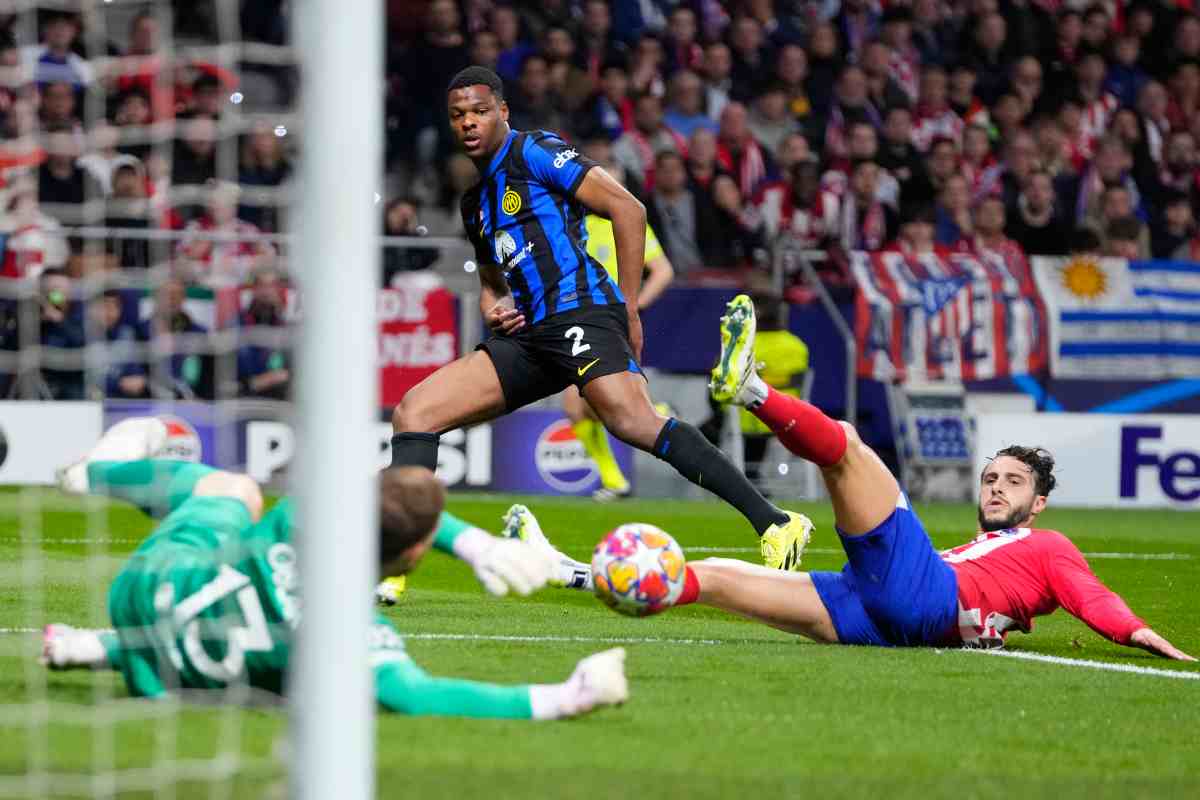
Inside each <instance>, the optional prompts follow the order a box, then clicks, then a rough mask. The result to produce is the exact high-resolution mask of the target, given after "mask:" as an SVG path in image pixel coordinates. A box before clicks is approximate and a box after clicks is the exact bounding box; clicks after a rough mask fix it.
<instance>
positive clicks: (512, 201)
mask: <svg viewBox="0 0 1200 800" xmlns="http://www.w3.org/2000/svg"><path fill="white" fill-rule="evenodd" d="M500 207H501V208H503V209H504V213H505V214H508V215H509V216H510V217H511V216H513V215H514V214H516V213H517V212H518V211H520V210H521V195H519V194H517V193H516V192H514V191H513V190H512V189H505V190H504V197H503V199H501V200H500Z"/></svg>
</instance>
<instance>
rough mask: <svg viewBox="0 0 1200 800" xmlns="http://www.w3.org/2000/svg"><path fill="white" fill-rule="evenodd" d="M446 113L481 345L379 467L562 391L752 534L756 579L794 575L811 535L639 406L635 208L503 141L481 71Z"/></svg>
mask: <svg viewBox="0 0 1200 800" xmlns="http://www.w3.org/2000/svg"><path fill="white" fill-rule="evenodd" d="M447 110H448V113H449V123H450V128H451V130H453V132H454V135H455V137H456V138H457V139H458V142H459V144H460V145H461V146H462V148H463V150H464V151H465V152H466V154H467V155H468V156H469V157H470V158H471V160H472V161H474V163H475V166H476V168H477V169H478V170H479V174H480V181H479V183H478V184H476V185H475V186H474V187H473V188H472V189H469V190H468V191H467V192H466V194H465V195H464V196H463V201H462V218H463V225H464V227H465V228H466V233H467V237H468V239H470V241H471V243H472V244H473V245H474V248H475V258H476V261H477V263H478V272H479V279H480V283H481V291H480V302H479V309H480V312H481V313H482V314H483V316H484V319H485V321H486V323H487V325H488V327H489V329H490V330H491V331H492V334H493V335H492V337H491V338H489V339H488V340H487V341H485V342H484V343H483V344H482V345H480V347H479V349H477V350H476V351H475V352H474V353H471V354H470V355H468V356H466V357H464V358H460V359H459V360H457V361H454V362H453V363H451V364H448V365H447V366H445V367H442V368H441V369H439V370H438V371H437V372H435V373H434V374H433V375H430V376H429V377H428V378H426V379H425V380H424V381H422V382H421V383H420V384H418V385H417V386H416V387H414V388H413V389H412V390H411V391H409V392H408V394H406V395H405V397H404V399H403V400H402V401H401V403H400V405H399V406H397V408H396V410H395V412H394V414H393V416H392V424H393V427H394V429H395V436H394V437H393V439H392V464H393V465H394V466H400V465H410V464H411V465H419V466H423V467H427V468H429V469H430V470H432V469H434V468H435V467H436V466H437V452H438V439H439V437H440V436H441V434H442V433H444V432H446V431H449V430H453V429H455V428H459V427H462V426H464V425H470V424H474V423H479V422H483V421H485V420H489V419H493V418H495V417H498V416H500V415H502V414H506V413H508V412H510V411H514V410H516V409H518V408H520V407H522V406H524V405H527V404H529V403H532V402H534V401H536V400H540V399H541V398H544V397H548V396H550V395H553V394H557V393H558V392H561V391H562V390H563V389H565V388H566V387H567V386H572V385H573V386H576V387H578V388H579V391H580V393H581V394H582V395H583V397H584V399H586V400H587V401H588V404H589V405H591V407H592V409H593V410H595V412H596V414H597V416H598V417H599V418H600V420H601V422H603V423H604V427H605V428H607V429H608V430H609V431H610V432H612V434H613V435H614V436H616V437H617V438H618V439H621V440H622V441H624V442H627V443H628V444H630V445H632V446H634V447H637V448H639V449H641V450H644V451H646V452H648V453H651V454H653V455H655V456H657V457H658V458H661V459H662V460H664V461H666V462H667V463H669V464H671V466H673V467H675V469H676V470H678V471H679V473H680V474H681V475H683V476H684V477H685V478H687V479H688V480H690V481H692V482H693V483H695V484H697V485H699V486H702V487H703V488H705V489H708V490H709V491H711V492H713V493H715V494H717V495H718V496H719V497H721V498H722V499H723V500H725V501H726V502H728V503H729V504H730V505H732V506H734V507H735V508H737V509H738V511H740V512H741V513H742V515H743V516H745V517H746V518H747V520H749V522H750V524H751V525H752V526H753V528H754V530H755V531H756V532H757V533H758V534H759V536H760V546H761V549H762V553H763V558H764V560H765V562H766V564H767V565H768V566H770V567H773V568H779V569H792V568H794V566H795V563H796V558H797V556H798V554H799V551H800V549H801V548H802V547H803V543H804V542H805V541H806V540H807V537H808V534H809V531H810V530H811V527H812V523H811V522H810V521H809V520H808V519H807V518H806V517H804V516H803V515H800V514H794V513H791V512H787V511H784V510H782V509H780V508H777V507H776V506H775V505H773V504H771V503H770V502H768V501H767V500H766V499H765V498H764V497H763V496H762V495H761V494H760V493H759V492H758V491H757V490H756V489H755V488H754V486H753V485H752V484H751V483H750V481H749V480H748V479H747V478H746V476H745V475H743V474H742V472H741V471H740V470H739V469H738V468H737V467H736V466H734V465H733V463H732V462H731V461H730V460H729V459H728V458H727V457H726V456H725V455H724V454H723V453H722V452H721V451H720V450H718V449H717V448H715V447H714V446H713V445H711V444H710V443H709V442H708V440H706V439H705V438H704V436H703V434H701V433H700V431H698V430H697V429H696V428H695V427H693V426H692V425H689V424H687V423H686V422H683V421H681V420H678V419H675V418H666V417H664V416H662V415H660V414H659V413H658V412H657V411H655V409H654V406H653V404H652V403H651V401H650V395H649V393H648V392H647V388H646V381H645V378H644V376H643V374H642V370H641V367H640V366H639V360H640V358H641V353H642V324H641V319H640V317H639V315H638V302H639V298H640V291H641V283H642V267H643V263H644V260H645V234H646V210H645V208H643V207H642V204H641V203H640V202H638V200H637V199H636V198H635V197H634V196H633V195H631V194H630V193H629V192H628V191H626V190H625V188H624V187H623V186H621V185H620V184H619V183H618V182H617V181H616V180H614V179H613V178H612V176H610V175H609V174H608V173H607V172H605V171H604V170H603V169H601V168H599V167H598V166H597V165H596V163H595V162H594V161H592V160H590V159H588V158H587V157H586V156H584V155H582V154H580V153H579V151H578V150H577V149H576V148H575V147H573V146H571V145H569V144H567V143H566V142H564V141H563V140H562V139H560V138H559V137H558V136H556V135H554V134H552V133H547V132H545V131H514V130H511V129H510V128H509V125H508V106H507V105H506V103H505V102H504V89H503V86H502V84H501V82H500V79H499V78H498V77H497V76H496V74H495V73H493V72H492V71H491V70H488V69H485V68H483V67H468V68H467V69H465V70H463V71H462V72H460V73H459V74H458V75H456V76H455V77H454V79H453V80H452V81H451V82H450V85H449V87H448V88H447ZM589 211H591V212H593V213H595V214H598V215H600V216H602V217H604V218H606V219H609V220H611V222H612V228H613V241H614V248H615V250H616V261H617V273H618V276H619V284H620V285H619V286H618V282H614V281H612V280H611V279H610V278H609V276H608V274H607V272H605V270H604V268H603V267H601V266H600V264H599V263H598V262H597V261H596V259H595V258H594V257H592V256H590V255H588V252H587V233H586V227H585V222H584V217H585V216H586V214H587V213H588V212H589Z"/></svg>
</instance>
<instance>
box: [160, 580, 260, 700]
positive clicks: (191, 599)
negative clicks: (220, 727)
mask: <svg viewBox="0 0 1200 800" xmlns="http://www.w3.org/2000/svg"><path fill="white" fill-rule="evenodd" d="M231 594H232V595H234V599H235V600H236V601H237V605H238V610H239V611H241V614H242V618H243V620H244V622H245V624H244V625H230V626H228V627H226V628H225V630H224V632H225V638H226V651H225V657H224V658H223V659H221V660H220V661H216V660H214V659H213V658H212V657H210V656H209V654H208V652H207V651H206V650H205V649H204V643H203V641H202V639H203V638H205V637H202V635H201V634H202V630H201V627H202V624H204V623H206V622H207V623H209V624H210V625H211V623H213V622H214V621H215V620H211V619H209V620H201V619H200V615H201V614H202V613H203V612H204V611H206V610H207V609H209V608H211V607H212V606H214V605H215V604H217V603H219V602H221V601H222V600H224V599H225V598H226V597H228V596H229V595H231ZM174 616H175V623H176V625H179V626H182V631H183V650H184V652H185V653H186V654H187V657H188V659H189V660H190V661H191V662H192V665H193V666H194V667H195V668H196V670H197V671H198V672H199V673H200V674H201V675H203V676H204V677H206V678H208V679H210V680H214V681H220V682H222V683H229V682H231V681H233V680H235V679H236V678H238V677H239V676H240V675H241V674H242V671H243V669H244V668H245V666H246V653H250V652H260V651H266V650H270V649H272V648H273V647H274V643H273V642H272V641H271V630H270V628H269V627H268V625H267V617H266V615H265V614H263V609H262V602H261V601H260V600H259V598H258V592H257V591H256V590H255V588H254V585H253V584H252V583H251V582H250V578H249V577H248V576H246V575H243V574H242V573H240V572H238V571H237V570H236V569H234V568H233V567H231V566H229V565H228V564H222V565H221V569H220V571H219V572H218V573H217V577H215V578H213V579H212V580H211V581H209V582H208V583H206V584H204V586H201V587H200V588H199V589H198V590H197V591H196V592H195V593H193V594H191V595H189V596H188V597H186V598H185V599H184V600H182V601H180V603H179V604H178V605H177V606H175V614H174ZM209 630H210V631H211V627H210V628H209ZM208 637H209V638H211V633H210V634H208Z"/></svg>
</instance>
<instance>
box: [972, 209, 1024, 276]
mask: <svg viewBox="0 0 1200 800" xmlns="http://www.w3.org/2000/svg"><path fill="white" fill-rule="evenodd" d="M1006 217H1007V212H1006V211H1005V209H1004V200H1003V199H1002V198H1000V197H994V196H993V197H985V198H983V199H982V200H980V201H979V205H977V206H975V213H974V217H973V219H974V228H975V235H974V236H972V237H971V241H970V244H971V249H972V250H973V251H974V252H975V253H976V254H977V255H979V256H981V257H983V256H992V257H994V258H998V259H1000V261H1002V262H1003V263H1004V264H1005V265H1006V266H1008V267H1009V270H1008V271H1009V272H1010V273H1011V274H1013V275H1017V276H1024V275H1029V274H1030V273H1029V266H1028V265H1029V262H1028V259H1027V258H1026V257H1025V250H1024V249H1023V248H1022V247H1021V245H1020V243H1019V242H1016V241H1014V240H1013V239H1010V238H1008V237H1007V236H1005V235H1004V229H1005V224H1006V222H1007V219H1006ZM1030 277H1032V276H1031V275H1030Z"/></svg>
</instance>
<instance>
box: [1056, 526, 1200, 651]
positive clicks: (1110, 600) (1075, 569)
mask: <svg viewBox="0 0 1200 800" xmlns="http://www.w3.org/2000/svg"><path fill="white" fill-rule="evenodd" d="M1055 536H1056V538H1055V540H1054V542H1055V544H1054V546H1053V549H1052V551H1051V553H1050V555H1049V556H1048V560H1049V564H1048V566H1049V569H1048V570H1047V571H1048V573H1049V575H1048V577H1049V582H1050V588H1051V590H1052V591H1053V592H1054V596H1055V599H1057V600H1058V603H1059V605H1061V606H1062V607H1063V609H1064V610H1066V612H1067V613H1068V614H1071V615H1072V616H1074V617H1077V618H1079V619H1080V620H1082V621H1083V622H1084V623H1085V624H1086V625H1087V626H1088V627H1089V628H1091V629H1092V630H1094V631H1095V632H1096V633H1098V634H1100V635H1101V636H1103V637H1105V638H1106V639H1109V640H1110V641H1113V642H1116V643H1117V644H1123V645H1127V646H1129V647H1140V648H1142V649H1144V650H1149V651H1150V652H1151V653H1154V654H1156V655H1160V656H1162V657H1163V658H1170V659H1174V660H1176V661H1195V660H1196V659H1195V658H1193V657H1192V656H1189V655H1188V654H1187V653H1185V652H1183V651H1182V650H1180V649H1179V648H1177V647H1175V646H1174V645H1172V644H1171V643H1170V642H1169V641H1167V640H1166V639H1165V638H1163V637H1162V636H1160V635H1159V634H1157V633H1155V632H1154V630H1153V629H1151V628H1150V627H1149V626H1148V625H1146V623H1145V622H1143V621H1142V620H1141V618H1139V617H1138V616H1137V615H1136V614H1134V613H1133V612H1132V611H1130V610H1129V606H1128V605H1126V603H1125V601H1124V600H1122V599H1121V597H1120V595H1118V594H1117V593H1116V592H1114V591H1112V590H1111V589H1109V588H1108V587H1107V586H1105V585H1104V584H1103V583H1102V582H1101V581H1100V579H1099V578H1098V577H1096V574H1095V573H1094V572H1092V570H1091V567H1089V566H1088V563H1087V559H1085V558H1084V557H1083V554H1082V553H1080V552H1079V548H1077V547H1076V546H1075V544H1074V543H1073V542H1071V540H1070V539H1068V538H1067V537H1065V536H1061V535H1057V534H1055Z"/></svg>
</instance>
